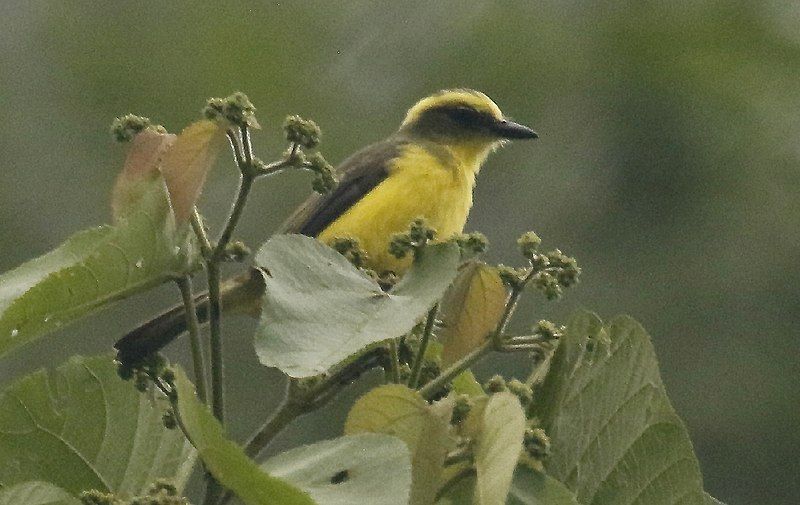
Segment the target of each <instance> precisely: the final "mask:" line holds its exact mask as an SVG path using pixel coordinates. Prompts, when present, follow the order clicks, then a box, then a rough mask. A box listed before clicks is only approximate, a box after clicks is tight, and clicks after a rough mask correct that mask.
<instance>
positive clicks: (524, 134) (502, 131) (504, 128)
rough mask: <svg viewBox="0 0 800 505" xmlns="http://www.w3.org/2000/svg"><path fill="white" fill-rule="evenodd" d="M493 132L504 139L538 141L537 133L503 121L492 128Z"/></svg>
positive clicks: (523, 126) (517, 124) (505, 120)
mask: <svg viewBox="0 0 800 505" xmlns="http://www.w3.org/2000/svg"><path fill="white" fill-rule="evenodd" d="M492 131H493V132H494V133H496V134H497V135H498V136H499V137H502V138H504V139H538V138H539V136H538V135H536V132H535V131H533V130H531V129H530V128H528V127H527V126H525V125H522V124H519V123H515V122H514V121H509V120H507V119H501V120H500V121H497V122H496V123H495V124H494V125H493V126H492Z"/></svg>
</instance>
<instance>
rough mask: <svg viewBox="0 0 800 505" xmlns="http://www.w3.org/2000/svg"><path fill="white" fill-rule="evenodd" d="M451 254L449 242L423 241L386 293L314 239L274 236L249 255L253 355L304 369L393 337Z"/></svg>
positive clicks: (293, 372) (441, 284) (312, 371)
mask: <svg viewBox="0 0 800 505" xmlns="http://www.w3.org/2000/svg"><path fill="white" fill-rule="evenodd" d="M458 261H459V252H458V247H457V246H456V245H455V244H437V245H433V246H430V247H428V248H426V249H425V251H424V254H423V255H422V256H421V257H420V258H419V259H418V260H416V261H415V262H414V264H413V265H412V267H411V269H410V270H409V271H408V273H406V275H404V276H403V278H402V280H401V281H400V282H399V283H398V284H397V285H396V286H395V287H394V288H393V289H392V290H391V291H389V292H388V293H387V292H384V291H382V290H381V288H380V286H378V284H377V283H376V282H375V281H374V280H373V279H371V278H369V277H367V276H366V275H364V274H363V273H362V272H360V271H359V270H357V269H356V268H355V267H353V266H352V265H351V264H350V263H349V262H348V261H347V260H346V259H345V258H344V257H343V256H342V255H340V254H338V253H337V252H336V251H334V250H333V249H331V248H329V247H327V246H325V245H323V244H321V243H320V242H318V241H317V240H315V239H312V238H309V237H304V236H301V235H278V236H275V237H273V238H271V239H270V240H269V241H268V242H267V243H266V244H264V245H263V246H262V247H261V250H259V252H258V254H257V255H256V264H257V265H258V266H259V267H261V268H263V269H264V270H265V272H266V273H265V279H264V283H265V284H266V288H265V292H264V301H263V304H262V310H261V322H260V325H259V328H258V330H257V331H256V337H255V347H256V352H257V353H258V357H259V359H260V360H261V363H263V364H264V365H266V366H274V367H277V368H280V369H281V370H283V371H284V372H285V373H287V374H288V375H290V376H292V377H310V376H314V375H319V374H320V373H323V372H325V371H326V370H328V369H329V368H330V367H331V366H333V365H335V364H336V363H338V362H340V361H342V360H343V359H345V358H347V357H348V356H351V355H353V354H354V353H356V352H358V351H360V350H361V349H363V348H365V347H366V346H368V345H369V344H372V343H375V342H380V341H382V340H387V339H390V338H397V337H400V336H402V335H404V334H406V333H408V332H409V331H411V329H412V328H413V327H414V325H415V324H416V323H417V321H419V319H420V318H422V317H423V316H424V315H425V314H426V313H427V311H428V310H429V309H430V307H431V306H432V305H433V304H434V303H435V302H436V301H437V300H438V299H439V298H440V297H441V296H442V294H443V293H444V291H445V290H446V289H447V286H448V285H449V284H450V282H451V281H452V280H453V277H454V276H455V274H456V268H457V265H458Z"/></svg>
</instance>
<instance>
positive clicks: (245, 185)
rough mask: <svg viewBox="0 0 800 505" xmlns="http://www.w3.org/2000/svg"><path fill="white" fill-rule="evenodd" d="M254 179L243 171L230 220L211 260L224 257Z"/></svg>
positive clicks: (214, 260) (218, 259)
mask: <svg viewBox="0 0 800 505" xmlns="http://www.w3.org/2000/svg"><path fill="white" fill-rule="evenodd" d="M254 180H255V177H253V176H252V175H250V174H246V173H243V174H242V176H241V177H240V178H239V191H238V192H237V194H236V201H234V202H233V207H232V208H231V213H230V215H229V216H228V222H227V223H225V228H223V230H222V233H221V234H220V237H219V240H218V241H217V246H216V247H215V248H214V251H213V253H212V254H211V261H213V262H219V261H220V260H221V259H222V256H223V255H224V254H225V246H227V245H228V242H230V241H231V236H233V231H234V229H235V228H236V225H237V224H239V219H240V218H241V217H242V213H243V212H244V206H245V203H247V197H248V196H249V195H250V190H251V189H252V188H253V181H254Z"/></svg>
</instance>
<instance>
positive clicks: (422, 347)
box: [408, 304, 439, 389]
mask: <svg viewBox="0 0 800 505" xmlns="http://www.w3.org/2000/svg"><path fill="white" fill-rule="evenodd" d="M438 311H439V305H438V304H436V305H434V306H433V307H432V308H431V310H430V311H428V318H427V319H426V320H425V329H424V330H423V331H422V340H420V343H419V351H418V352H417V357H416V359H415V360H414V368H412V369H411V377H410V378H409V380H408V387H410V388H411V389H416V388H417V386H418V385H419V376H420V374H421V373H422V363H423V362H424V361H425V351H426V350H427V349H428V342H429V341H430V339H431V335H432V334H433V327H434V324H435V323H436V314H437V312H438Z"/></svg>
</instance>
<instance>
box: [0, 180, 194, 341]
mask: <svg viewBox="0 0 800 505" xmlns="http://www.w3.org/2000/svg"><path fill="white" fill-rule="evenodd" d="M137 209H138V210H130V211H129V212H128V213H127V214H125V215H124V217H121V218H120V219H119V221H118V222H117V223H116V224H115V225H113V226H101V227H98V228H94V229H91V230H87V231H83V232H80V233H77V234H75V235H73V236H72V237H71V238H69V239H68V240H67V241H66V242H65V243H64V244H62V245H61V246H59V247H58V248H56V249H55V250H53V251H51V252H49V253H47V254H45V255H44V256H41V257H39V258H36V259H34V260H31V261H29V262H27V263H25V264H23V265H22V266H19V267H17V268H16V269H14V270H11V271H9V272H6V273H5V274H2V275H0V355H3V354H5V353H7V352H9V351H10V350H12V349H15V348H17V347H19V346H21V345H23V344H26V343H28V342H31V341H32V340H35V339H36V338H38V337H40V336H42V335H43V334H45V333H48V332H50V331H53V330H55V329H57V328H59V327H61V326H62V325H64V324H66V323H69V322H71V321H73V320H75V319H77V318H79V317H81V316H84V315H86V314H88V313H90V312H92V311H93V310H96V309H98V308H100V307H102V306H104V305H107V304H109V303H110V302H113V301H116V300H119V299H121V298H125V297H127V296H130V295H132V294H134V293H138V292H140V291H144V290H147V289H149V288H151V287H152V286H155V285H157V284H160V283H163V282H165V281H167V280H169V279H171V278H173V277H175V276H177V275H181V274H183V273H185V272H187V271H189V270H191V269H192V267H193V263H194V261H195V260H196V258H197V256H196V254H197V252H196V250H195V248H194V247H193V242H192V240H191V230H189V229H188V227H187V226H184V227H181V228H176V226H175V222H174V219H173V218H172V215H171V213H170V210H169V205H168V204H167V200H166V193H165V189H164V187H163V181H161V179H160V178H159V179H156V180H154V181H152V184H151V185H150V190H149V191H148V192H147V193H146V194H144V196H142V199H141V200H140V202H139V205H138V206H137Z"/></svg>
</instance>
